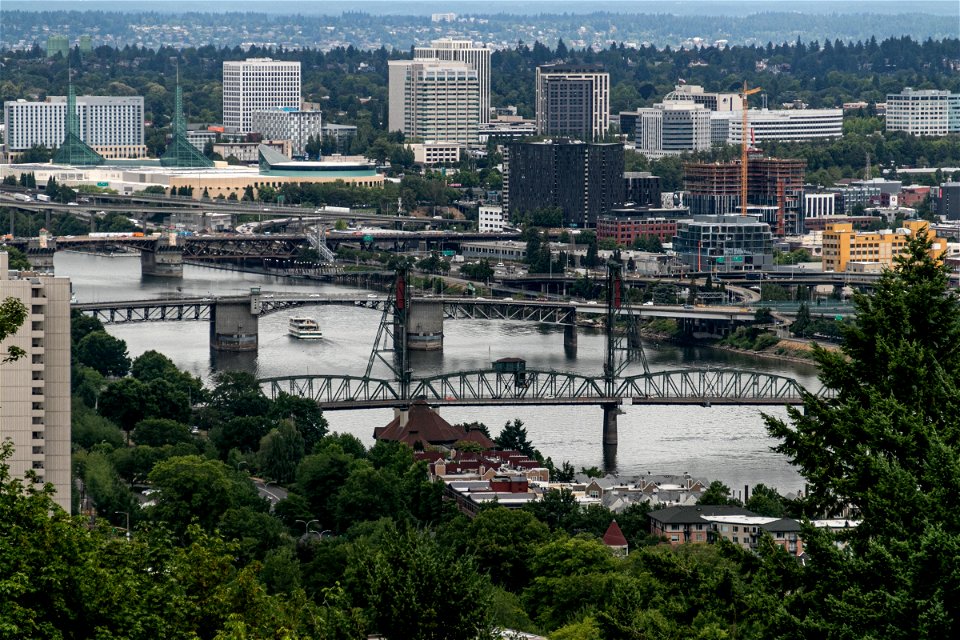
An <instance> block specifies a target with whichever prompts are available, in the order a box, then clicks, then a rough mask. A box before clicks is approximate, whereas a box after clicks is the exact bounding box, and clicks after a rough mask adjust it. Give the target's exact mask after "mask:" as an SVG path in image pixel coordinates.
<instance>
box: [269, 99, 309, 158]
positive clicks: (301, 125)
mask: <svg viewBox="0 0 960 640" xmlns="http://www.w3.org/2000/svg"><path fill="white" fill-rule="evenodd" d="M252 122H253V125H252V126H253V130H254V131H255V132H257V133H261V134H263V139H264V140H289V141H290V146H291V150H292V153H293V156H294V157H295V158H302V157H305V156H306V155H307V151H306V147H307V143H308V142H309V141H310V138H316V139H317V140H322V138H323V115H322V112H320V111H303V110H301V109H294V108H291V107H277V108H275V109H270V110H267V111H254V112H253V120H252Z"/></svg>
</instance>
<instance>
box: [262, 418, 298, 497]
mask: <svg viewBox="0 0 960 640" xmlns="http://www.w3.org/2000/svg"><path fill="white" fill-rule="evenodd" d="M303 452H304V440H303V436H301V435H300V432H299V431H297V428H296V427H294V426H293V425H292V424H291V423H290V422H288V421H286V420H284V421H283V422H281V423H280V426H279V427H277V428H275V429H273V430H271V431H270V433H268V434H267V435H265V436H264V437H263V439H262V440H260V449H259V452H258V456H259V458H260V469H261V471H262V472H263V473H264V474H265V475H266V476H267V477H268V478H270V479H272V480H276V481H277V482H280V483H282V484H286V483H288V482H292V481H293V479H294V477H295V476H296V472H297V465H299V464H300V460H302V459H303Z"/></svg>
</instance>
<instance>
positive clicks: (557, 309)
mask: <svg viewBox="0 0 960 640" xmlns="http://www.w3.org/2000/svg"><path fill="white" fill-rule="evenodd" d="M253 295H255V294H253ZM252 298H253V296H252V295H236V296H215V297H203V298H198V297H178V298H163V299H156V300H126V301H116V302H85V303H76V304H73V305H71V307H72V308H74V309H77V310H78V311H81V312H82V313H84V314H86V315H89V316H93V317H95V318H97V319H98V320H100V322H102V323H104V324H127V323H132V322H176V321H189V320H209V319H210V308H211V307H212V306H214V305H216V304H217V303H220V302H224V303H234V304H235V303H241V302H251V301H252ZM257 300H258V304H259V311H258V315H267V314H270V313H277V312H280V311H286V310H290V309H294V308H297V307H303V306H309V305H317V306H323V305H345V306H349V305H353V306H358V307H366V308H369V309H376V310H382V309H383V308H384V305H387V304H389V301H388V300H387V299H386V298H385V297H382V296H376V297H373V298H371V297H364V296H357V295H356V294H346V295H318V294H310V295H306V294H271V293H267V292H265V293H262V294H260V295H259V296H257ZM413 302H415V303H437V304H442V305H443V316H444V318H445V319H448V320H512V321H522V322H539V323H543V324H562V325H572V324H574V323H575V322H576V316H577V314H590V315H594V316H599V315H600V314H603V313H604V312H605V309H604V307H601V306H599V305H587V304H575V303H571V302H558V301H540V300H478V299H477V298H415V299H413ZM623 313H624V314H625V315H640V316H652V317H664V318H678V319H680V318H699V319H706V320H722V321H729V322H749V321H752V320H753V318H754V312H753V310H751V309H748V308H738V307H696V308H693V309H686V308H683V307H682V306H678V305H661V306H647V307H643V306H635V307H626V306H624V307H623Z"/></svg>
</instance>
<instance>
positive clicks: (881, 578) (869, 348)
mask: <svg viewBox="0 0 960 640" xmlns="http://www.w3.org/2000/svg"><path fill="white" fill-rule="evenodd" d="M929 251H930V240H929V238H927V237H925V236H922V235H921V236H917V237H914V238H911V239H910V241H909V242H908V245H907V247H906V250H905V252H904V253H903V254H901V256H900V257H898V258H897V260H896V266H895V268H894V269H892V270H889V271H886V272H884V273H883V275H882V276H881V277H880V279H879V281H878V282H877V283H876V287H875V289H874V292H873V293H872V294H869V295H868V294H856V295H855V296H854V306H855V308H856V310H857V321H856V323H855V324H852V325H847V326H845V328H844V342H843V345H842V347H841V350H840V352H836V353H835V352H830V351H825V350H823V349H820V348H816V349H815V350H814V356H815V358H816V361H817V363H818V364H819V365H820V379H821V381H822V382H823V384H824V385H825V386H826V387H827V388H828V389H830V390H832V391H833V392H834V394H835V395H833V396H832V397H829V398H828V399H822V398H820V397H816V396H812V395H807V396H806V397H805V398H804V406H803V409H802V411H801V410H800V409H789V410H788V416H789V423H788V422H787V421H784V420H781V419H777V418H773V417H768V418H767V428H768V431H769V433H770V435H771V436H773V437H775V438H777V439H778V440H779V441H780V444H779V445H777V447H776V450H777V451H778V452H780V453H783V454H785V455H786V456H787V457H788V458H789V459H790V461H791V462H792V463H793V464H795V465H797V466H798V467H799V469H800V472H801V473H802V474H803V475H804V477H805V478H806V479H807V482H808V483H809V484H808V486H809V490H808V493H807V495H806V496H805V497H804V501H803V503H802V507H803V508H805V509H806V511H807V513H809V514H815V515H819V514H827V515H829V514H837V513H839V512H840V509H841V508H844V507H846V508H848V509H851V510H852V511H853V513H854V515H855V516H856V517H858V518H859V519H860V523H859V525H858V526H857V527H854V528H852V529H851V530H850V531H849V532H848V533H847V534H846V535H845V536H844V538H845V539H847V540H848V541H849V546H847V547H845V548H844V549H842V550H841V549H839V548H837V546H836V545H835V544H834V542H835V540H834V538H833V536H831V535H829V534H827V533H825V532H822V531H817V530H814V529H813V528H812V527H811V528H806V529H805V530H804V537H805V542H806V545H805V547H806V550H807V551H808V553H809V554H810V557H811V562H810V563H809V565H808V569H807V572H806V575H805V581H804V585H803V588H802V589H799V590H798V591H797V592H796V593H795V594H793V596H792V597H791V598H790V599H789V601H788V602H787V603H786V607H785V609H786V612H785V614H784V615H785V616H798V615H799V616H800V620H799V622H800V625H799V627H797V630H796V632H795V633H794V634H793V635H794V636H797V637H800V636H804V635H805V636H807V637H810V636H811V635H812V634H816V635H820V636H821V637H822V636H824V635H827V636H835V637H839V636H840V635H843V634H844V633H845V631H844V630H850V629H857V635H860V636H861V637H867V636H874V637H880V636H884V637H898V638H907V637H921V636H922V637H947V636H951V635H953V634H954V633H955V632H956V631H957V626H956V624H957V623H956V621H957V620H960V602H958V600H957V598H956V593H957V590H956V585H957V584H960V582H958V581H957V575H958V574H957V571H958V569H957V564H956V558H958V557H960V554H958V550H960V494H958V492H957V491H955V490H954V488H953V487H954V485H955V479H956V478H957V477H958V475H957V470H958V469H960V448H958V447H960V421H958V419H957V416H958V415H960V393H958V388H960V302H958V299H957V297H956V295H955V294H954V293H952V292H950V291H949V290H948V280H947V271H946V268H945V267H944V266H943V265H938V264H937V263H936V262H935V261H934V260H932V259H931V258H930V255H929ZM946 558H950V560H949V561H946V562H945V559H946ZM948 585H949V586H948ZM812 602H817V603H820V606H817V607H815V608H812V609H809V608H807V603H812ZM881 603H882V604H881ZM804 610H806V613H801V612H803V611H804ZM794 619H795V620H797V618H794ZM814 629H816V630H817V631H816V632H815V631H814Z"/></svg>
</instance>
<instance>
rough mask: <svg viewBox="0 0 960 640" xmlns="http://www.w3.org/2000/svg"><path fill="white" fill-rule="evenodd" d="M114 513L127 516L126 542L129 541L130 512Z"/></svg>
mask: <svg viewBox="0 0 960 640" xmlns="http://www.w3.org/2000/svg"><path fill="white" fill-rule="evenodd" d="M114 513H117V514H120V513H122V514H123V515H125V516H127V540H129V539H130V512H129V511H114Z"/></svg>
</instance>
